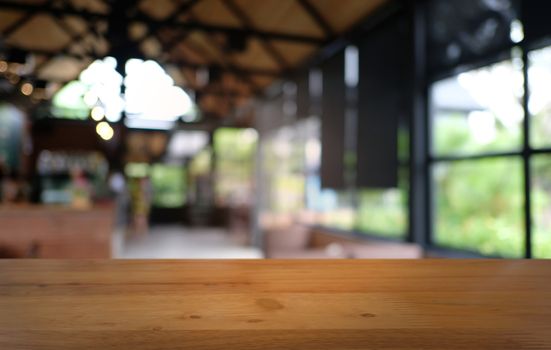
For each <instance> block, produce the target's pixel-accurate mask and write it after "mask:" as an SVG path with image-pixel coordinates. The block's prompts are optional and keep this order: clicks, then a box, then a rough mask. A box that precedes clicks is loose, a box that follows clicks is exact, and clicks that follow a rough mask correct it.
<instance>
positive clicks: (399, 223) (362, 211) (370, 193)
mask: <svg viewBox="0 0 551 350" xmlns="http://www.w3.org/2000/svg"><path fill="white" fill-rule="evenodd" d="M408 175H409V173H408V171H407V168H405V169H401V170H400V173H399V178H398V181H399V183H398V188H390V189H364V190H360V192H359V200H358V202H359V204H358V215H357V218H356V226H357V230H358V231H360V232H368V233H376V234H379V235H382V236H386V237H397V238H403V237H404V236H405V234H406V231H407V227H408V226H407V225H408Z"/></svg>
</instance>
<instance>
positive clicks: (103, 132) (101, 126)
mask: <svg viewBox="0 0 551 350" xmlns="http://www.w3.org/2000/svg"><path fill="white" fill-rule="evenodd" d="M96 132H97V133H98V135H99V137H101V138H102V139H104V140H105V141H109V140H111V139H112V138H113V135H114V134H115V131H114V130H113V128H112V127H111V125H109V123H107V122H100V123H98V125H96Z"/></svg>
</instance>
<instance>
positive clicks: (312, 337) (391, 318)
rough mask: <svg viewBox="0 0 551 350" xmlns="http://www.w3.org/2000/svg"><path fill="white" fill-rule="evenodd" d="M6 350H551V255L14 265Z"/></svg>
mask: <svg viewBox="0 0 551 350" xmlns="http://www.w3.org/2000/svg"><path fill="white" fill-rule="evenodd" d="M0 349H6V350H8V349H9V350H19V349H33V350H35V349H39V350H41V349H52V350H54V349H55V350H64V349H94V350H102V349H194V350H197V349H199V350H200V349H263V350H266V349H311V350H323V349H464V350H476V349H551V261H526V260H520V261H519V260H517V261H511V260H499V261H498V260H418V261H404V260H334V261H328V260H324V261H319V260H294V261H288V260H256V261H243V260H233V261H229V260H226V261H224V260H222V261H212V260H210V261H208V260H202V261H200V260H199V261H198V260H188V261H185V260H184V261H174V260H168V261H167V260H165V261H159V260H148V261H143V260H142V261H136V260H134V261H131V260H118V261H116V260H89V261H86V260H71V261H69V260H65V261H61V260H9V261H8V260H5V261H0Z"/></svg>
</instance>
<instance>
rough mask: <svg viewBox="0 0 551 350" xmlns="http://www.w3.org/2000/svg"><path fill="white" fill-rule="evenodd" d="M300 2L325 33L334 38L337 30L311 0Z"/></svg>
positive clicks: (301, 0) (299, 0)
mask: <svg viewBox="0 0 551 350" xmlns="http://www.w3.org/2000/svg"><path fill="white" fill-rule="evenodd" d="M298 3H299V4H300V5H301V6H302V8H303V9H304V10H305V11H306V12H307V13H308V15H309V16H310V17H311V18H312V19H313V20H314V21H315V22H316V23H317V24H318V26H319V27H320V28H321V30H323V33H324V34H325V36H326V37H328V38H332V37H334V36H335V31H334V30H333V28H332V27H331V25H330V24H329V22H327V20H326V19H325V18H324V17H323V15H322V14H321V12H319V10H318V9H317V8H316V7H315V6H314V5H313V4H312V3H311V2H310V1H309V0H298Z"/></svg>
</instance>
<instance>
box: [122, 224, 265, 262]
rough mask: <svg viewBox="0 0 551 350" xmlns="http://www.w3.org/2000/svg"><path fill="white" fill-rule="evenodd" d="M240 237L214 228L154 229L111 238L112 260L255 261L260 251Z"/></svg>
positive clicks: (163, 227)
mask: <svg viewBox="0 0 551 350" xmlns="http://www.w3.org/2000/svg"><path fill="white" fill-rule="evenodd" d="M243 241H244V239H243V237H242V236H239V235H235V234H230V233H229V232H227V231H225V230H223V229H218V228H186V227H182V226H161V227H159V226H157V227H153V228H152V229H151V230H150V232H149V234H147V235H144V236H141V237H133V238H126V239H125V238H124V234H123V233H122V232H118V233H116V234H115V235H114V241H113V257H114V258H120V259H258V258H262V252H261V251H260V249H257V248H254V247H250V246H246V245H245V244H244V242H243Z"/></svg>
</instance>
